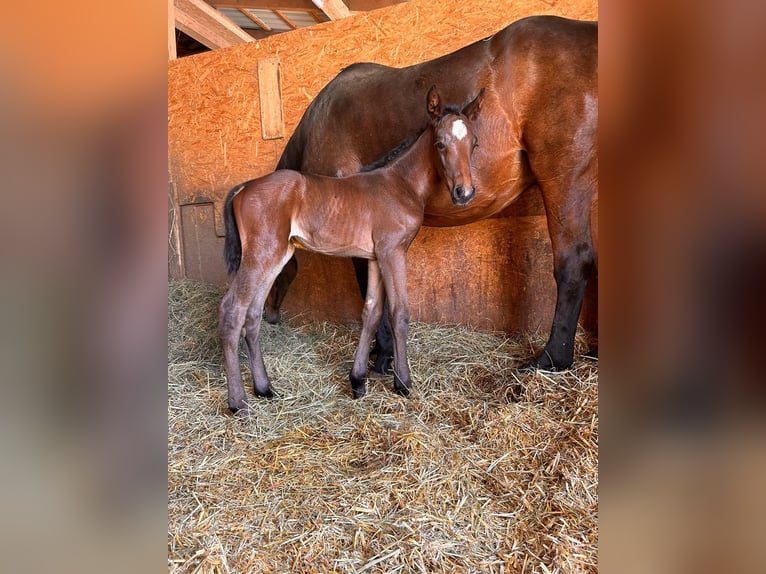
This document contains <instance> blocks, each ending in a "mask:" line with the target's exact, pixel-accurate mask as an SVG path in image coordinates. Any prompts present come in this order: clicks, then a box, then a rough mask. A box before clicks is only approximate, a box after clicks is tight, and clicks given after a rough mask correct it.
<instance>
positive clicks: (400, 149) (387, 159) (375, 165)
mask: <svg viewBox="0 0 766 574" xmlns="http://www.w3.org/2000/svg"><path fill="white" fill-rule="evenodd" d="M460 113H461V111H460V108H459V107H458V106H453V105H449V106H445V107H444V109H443V110H442V114H441V116H439V119H441V118H443V117H444V116H446V115H449V114H455V115H460ZM429 123H430V122H426V123H425V124H424V125H423V126H422V127H421V128H420V129H419V130H418V132H417V133H416V134H415V135H413V136H410V137H408V138H407V139H405V140H404V141H403V142H402V143H400V144H399V145H398V146H396V147H395V148H394V149H392V150H391V151H389V152H388V153H386V155H384V156H383V157H381V158H380V159H377V160H375V161H374V162H372V163H368V164H367V165H363V166H362V167H361V169H360V170H359V171H360V172H367V171H374V170H376V169H379V168H381V167H383V166H386V165H388V164H389V163H391V162H392V161H394V160H395V159H396V158H397V157H399V156H400V155H402V154H403V153H404V152H405V151H407V150H408V149H410V147H412V144H414V143H415V142H416V141H418V139H419V138H420V136H421V135H423V132H424V131H426V130H427V129H428V125H429Z"/></svg>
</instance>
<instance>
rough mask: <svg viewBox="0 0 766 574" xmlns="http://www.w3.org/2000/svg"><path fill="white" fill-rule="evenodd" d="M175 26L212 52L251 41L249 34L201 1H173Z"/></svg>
mask: <svg viewBox="0 0 766 574" xmlns="http://www.w3.org/2000/svg"><path fill="white" fill-rule="evenodd" d="M175 26H176V28H178V29H179V30H181V31H182V32H184V33H185V34H188V35H189V36H191V37H192V38H194V39H195V40H197V41H198V42H200V43H201V44H204V45H205V46H207V47H208V48H210V49H212V50H216V49H218V48H226V47H228V46H236V45H237V44H242V43H244V42H252V41H253V37H252V36H250V34H248V33H247V32H245V31H244V30H243V29H242V28H240V27H239V26H237V24H235V23H234V22H233V21H232V20H230V19H229V18H227V17H226V16H224V15H223V14H222V13H221V12H219V11H218V10H216V9H215V8H213V7H212V6H210V5H209V4H207V3H206V2H204V1H203V0H175Z"/></svg>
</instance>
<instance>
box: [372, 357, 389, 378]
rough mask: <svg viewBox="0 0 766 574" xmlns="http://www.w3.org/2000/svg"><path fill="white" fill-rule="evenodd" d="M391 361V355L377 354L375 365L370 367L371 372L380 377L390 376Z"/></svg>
mask: <svg viewBox="0 0 766 574" xmlns="http://www.w3.org/2000/svg"><path fill="white" fill-rule="evenodd" d="M393 360H394V357H393V355H390V354H388V353H384V352H379V353H378V354H377V355H376V356H375V363H374V364H373V366H372V370H373V371H375V372H376V373H379V374H381V375H389V374H391V363H392V362H393Z"/></svg>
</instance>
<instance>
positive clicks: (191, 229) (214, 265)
mask: <svg viewBox="0 0 766 574" xmlns="http://www.w3.org/2000/svg"><path fill="white" fill-rule="evenodd" d="M214 213H215V210H214V209H213V204H212V203H205V204H198V205H184V206H182V207H181V235H182V239H183V250H184V272H185V274H186V277H187V278H189V279H196V280H197V281H205V282H208V283H216V284H218V285H223V284H225V283H226V282H227V281H228V277H227V275H226V270H225V268H224V264H223V240H222V239H219V238H218V237H217V236H216V234H215V223H214Z"/></svg>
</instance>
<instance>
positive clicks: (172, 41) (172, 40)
mask: <svg viewBox="0 0 766 574" xmlns="http://www.w3.org/2000/svg"><path fill="white" fill-rule="evenodd" d="M177 57H178V53H177V52H176V7H175V3H174V0H168V61H170V60H175V59H176V58H177Z"/></svg>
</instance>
